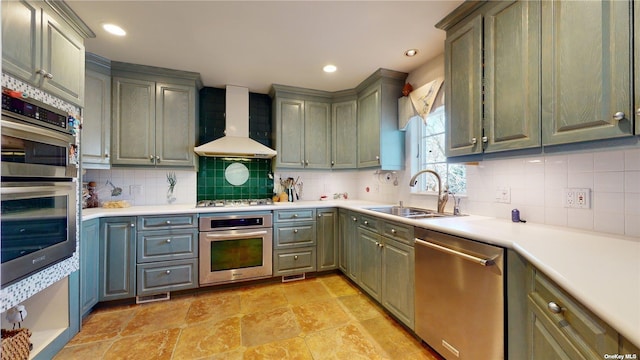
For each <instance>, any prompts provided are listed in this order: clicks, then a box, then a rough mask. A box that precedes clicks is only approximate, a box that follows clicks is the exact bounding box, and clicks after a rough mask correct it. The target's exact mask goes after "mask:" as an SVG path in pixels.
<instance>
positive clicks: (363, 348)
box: [305, 324, 382, 360]
mask: <svg viewBox="0 0 640 360" xmlns="http://www.w3.org/2000/svg"><path fill="white" fill-rule="evenodd" d="M305 342H306V343H307V346H308V347H309V350H311V354H312V355H313V358H314V359H332V360H343V359H350V360H351V359H382V357H381V356H380V354H378V353H377V352H376V349H375V347H374V346H373V345H372V344H371V342H370V341H369V340H368V339H367V336H366V335H365V334H363V333H362V332H361V331H360V330H359V329H358V327H357V326H355V325H353V324H349V325H345V326H342V327H339V328H334V329H327V330H324V331H319V332H316V333H313V334H310V335H307V336H306V337H305Z"/></svg>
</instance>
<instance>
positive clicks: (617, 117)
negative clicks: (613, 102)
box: [613, 111, 624, 121]
mask: <svg viewBox="0 0 640 360" xmlns="http://www.w3.org/2000/svg"><path fill="white" fill-rule="evenodd" d="M613 120H615V121H621V120H624V113H623V112H622V111H618V112H617V113H615V114H613Z"/></svg>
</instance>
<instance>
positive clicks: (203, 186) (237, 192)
mask: <svg viewBox="0 0 640 360" xmlns="http://www.w3.org/2000/svg"><path fill="white" fill-rule="evenodd" d="M235 162H241V163H243V164H244V165H245V166H246V167H247V168H248V169H249V180H247V182H246V183H244V184H243V185H239V186H234V185H231V184H230V183H229V182H228V181H227V180H226V179H225V178H224V171H225V170H226V168H227V166H229V165H231V164H233V163H235ZM270 172H271V159H232V158H211V157H200V171H198V179H197V183H198V201H200V200H233V199H263V198H270V197H271V196H272V195H273V179H269V173H270Z"/></svg>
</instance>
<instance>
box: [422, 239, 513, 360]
mask: <svg viewBox="0 0 640 360" xmlns="http://www.w3.org/2000/svg"><path fill="white" fill-rule="evenodd" d="M415 237H416V238H415V319H416V320H415V321H416V322H415V331H416V334H418V336H420V337H421V338H422V339H423V340H424V341H425V342H426V343H427V344H429V345H430V346H431V347H432V348H434V349H435V350H436V351H438V352H439V353H440V355H442V356H444V357H445V358H447V359H492V360H496V359H504V357H505V356H504V353H505V352H504V329H505V327H504V326H505V325H504V276H503V275H504V274H503V269H504V249H502V248H500V247H497V246H492V245H487V244H484V243H479V242H475V241H471V240H467V239H462V238H459V237H455V236H451V235H447V234H443V233H439V232H435V231H431V230H425V229H421V228H416V229H415Z"/></svg>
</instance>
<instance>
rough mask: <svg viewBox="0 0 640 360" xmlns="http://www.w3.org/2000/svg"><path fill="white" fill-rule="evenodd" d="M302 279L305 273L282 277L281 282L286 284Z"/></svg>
mask: <svg viewBox="0 0 640 360" xmlns="http://www.w3.org/2000/svg"><path fill="white" fill-rule="evenodd" d="M304 279H305V273H302V274H296V275H287V276H283V277H282V282H283V283H286V282H291V281H298V280H304Z"/></svg>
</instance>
